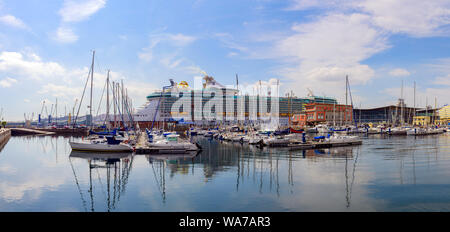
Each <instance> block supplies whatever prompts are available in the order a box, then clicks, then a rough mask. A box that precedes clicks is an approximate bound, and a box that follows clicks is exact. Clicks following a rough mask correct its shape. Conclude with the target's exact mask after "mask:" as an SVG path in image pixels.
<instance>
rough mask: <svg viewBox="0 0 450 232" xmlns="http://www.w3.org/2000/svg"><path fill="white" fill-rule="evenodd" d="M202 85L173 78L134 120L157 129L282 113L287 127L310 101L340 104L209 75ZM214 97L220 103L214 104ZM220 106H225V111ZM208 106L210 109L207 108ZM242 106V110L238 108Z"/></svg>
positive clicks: (229, 122)
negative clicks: (244, 87)
mask: <svg viewBox="0 0 450 232" xmlns="http://www.w3.org/2000/svg"><path fill="white" fill-rule="evenodd" d="M201 87H202V88H198V89H194V88H191V87H190V86H189V84H188V83H187V82H186V81H181V82H179V83H176V82H175V81H173V80H170V85H169V86H165V87H163V88H162V89H161V90H158V91H155V92H153V93H151V94H149V95H148V96H147V102H146V103H145V104H144V105H143V106H141V107H140V108H139V109H137V113H136V114H135V115H134V119H135V121H136V122H137V123H139V127H140V128H151V126H152V125H153V126H154V127H155V128H162V127H164V128H166V126H167V125H168V124H169V123H182V124H188V125H196V126H215V125H234V124H236V123H240V124H244V125H248V124H258V123H261V122H263V121H267V120H271V119H272V117H274V116H278V117H277V120H278V124H279V125H280V126H286V125H288V123H289V116H291V115H293V114H295V113H299V112H301V111H303V110H304V108H305V105H306V104H308V103H312V102H325V103H331V104H333V103H337V102H336V100H335V99H333V98H326V97H317V96H309V97H307V98H298V97H272V96H270V95H271V93H270V91H268V92H267V93H261V92H259V93H258V94H248V93H246V94H244V93H242V92H243V91H241V90H239V88H238V87H237V86H236V88H229V87H225V86H224V85H222V84H220V83H218V82H217V81H216V80H215V79H214V78H213V77H211V76H207V75H206V76H204V77H203V83H202V86H201ZM217 94H221V95H222V96H221V97H222V100H220V99H219V101H221V102H218V100H217V99H218V97H217V96H219V95H217ZM216 95H217V96H216ZM213 98H214V99H215V100H214V103H216V104H215V105H214V104H212V105H213V106H211V102H213V101H212V99H213ZM274 100H275V101H276V100H278V102H277V105H278V107H277V108H274V109H271V108H272V102H274ZM217 103H220V104H217ZM174 104H177V105H174ZM265 106H267V110H266V109H265ZM208 107H210V108H208ZM219 107H222V110H220V109H219ZM274 107H276V105H274ZM205 108H208V109H210V110H203V109H205ZM238 108H239V109H242V110H239V111H238V110H237V109H238ZM174 109H175V110H174ZM238 112H241V113H238ZM274 114H277V115H274Z"/></svg>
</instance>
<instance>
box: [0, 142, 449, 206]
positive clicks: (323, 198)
mask: <svg viewBox="0 0 450 232" xmlns="http://www.w3.org/2000/svg"><path fill="white" fill-rule="evenodd" d="M68 141H69V138H64V137H12V138H11V139H10V140H9V142H8V143H7V144H6V145H5V146H4V147H3V148H2V146H0V149H1V151H0V211H88V212H90V211H450V136H448V135H437V136H427V137H417V138H414V137H410V136H408V137H406V136H404V137H387V136H379V135H374V136H370V137H364V141H363V142H364V144H363V145H362V146H355V147H345V148H335V149H322V150H308V151H289V150H287V149H283V148H280V149H263V150H259V149H256V148H255V147H251V146H246V145H244V146H242V145H239V144H233V143H225V142H224V143H220V142H218V141H214V140H213V141H209V140H207V139H200V138H199V143H201V145H202V146H203V147H204V151H203V152H202V153H200V154H198V155H197V156H195V155H192V156H169V157H164V156H149V155H132V154H112V155H106V156H107V158H105V157H104V156H105V155H104V154H103V155H99V154H87V153H75V152H71V149H70V146H69V144H68ZM102 156H103V158H102Z"/></svg>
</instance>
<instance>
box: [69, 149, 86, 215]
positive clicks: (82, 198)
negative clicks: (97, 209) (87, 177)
mask: <svg viewBox="0 0 450 232" xmlns="http://www.w3.org/2000/svg"><path fill="white" fill-rule="evenodd" d="M69 163H70V166H71V167H72V172H73V175H74V177H75V184H76V185H77V188H78V192H80V196H81V202H82V203H83V207H84V211H86V212H87V206H86V201H85V200H84V197H83V192H82V191H81V188H80V183H78V178H77V175H76V174H75V169H74V168H73V164H72V159H71V158H70V157H69Z"/></svg>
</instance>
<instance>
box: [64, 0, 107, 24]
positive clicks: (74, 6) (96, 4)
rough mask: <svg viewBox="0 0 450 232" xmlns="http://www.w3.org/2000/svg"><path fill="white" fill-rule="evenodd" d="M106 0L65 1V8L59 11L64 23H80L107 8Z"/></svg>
mask: <svg viewBox="0 0 450 232" xmlns="http://www.w3.org/2000/svg"><path fill="white" fill-rule="evenodd" d="M105 4H106V0H83V1H73V0H65V1H64V6H63V8H61V9H60V10H59V12H58V13H59V14H60V15H61V17H62V21H63V22H80V21H84V20H86V19H89V17H90V16H91V15H93V14H95V13H96V12H97V11H99V10H100V9H102V8H103V7H105Z"/></svg>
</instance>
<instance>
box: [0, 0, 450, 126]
mask: <svg viewBox="0 0 450 232" xmlns="http://www.w3.org/2000/svg"><path fill="white" fill-rule="evenodd" d="M449 37H450V2H449V1H447V0H435V1H432V2H427V1H425V2H424V1H420V0H398V1H392V0H376V1H368V0H361V1H353V0H346V1H341V0H322V1H317V0H286V1H277V0H249V1H237V0H236V1H234V0H229V1H219V0H216V1H213V0H210V1H208V0H183V1H150V0H147V1H140V0H134V1H131V2H130V1H118V0H79V1H72V0H62V1H39V0H27V1H25V0H23V1H18V0H0V99H1V101H0V107H2V108H3V109H4V113H3V117H4V118H5V119H8V120H22V119H23V114H24V113H27V114H31V113H32V112H35V114H38V113H40V111H41V106H42V101H43V100H45V101H46V105H47V107H48V110H50V107H51V104H52V103H54V102H55V101H56V98H58V112H59V114H62V113H64V108H66V110H67V111H69V109H70V108H72V107H73V104H74V101H75V98H80V96H81V93H82V90H83V86H84V81H85V79H86V75H87V73H88V67H89V65H90V60H91V51H92V50H95V51H96V66H95V70H96V72H95V75H96V76H95V79H96V81H95V84H94V87H95V88H96V92H97V95H96V96H95V98H94V102H96V104H98V102H99V99H100V93H101V90H102V88H103V84H104V80H105V77H106V70H107V69H111V71H112V77H113V79H115V80H122V79H123V80H124V83H125V85H126V87H127V88H128V91H129V95H130V96H131V97H132V98H133V100H134V105H135V106H139V105H141V104H143V103H144V102H145V96H146V94H148V93H150V92H151V91H153V90H154V89H156V88H159V87H161V86H162V85H163V84H167V83H168V79H169V78H173V79H174V80H175V81H177V82H179V81H182V80H186V81H188V83H190V84H192V83H193V78H194V77H195V76H201V75H202V71H203V72H206V73H208V74H209V75H212V76H214V77H215V78H216V79H217V80H218V81H219V82H221V83H222V84H225V85H233V84H234V82H235V78H234V76H235V74H236V73H238V74H239V77H240V83H249V84H250V83H255V82H257V81H258V80H264V81H268V80H269V79H272V78H277V79H279V80H280V82H281V86H282V90H284V91H290V90H293V91H294V92H295V93H296V95H297V96H306V94H307V88H310V89H312V90H313V91H314V93H315V94H316V95H327V96H334V97H336V98H337V99H338V100H340V101H343V100H344V94H345V75H349V79H350V84H351V88H352V95H353V97H354V99H353V101H354V104H355V105H356V106H359V105H362V107H376V106H381V105H385V104H392V103H394V102H395V101H396V99H397V98H398V97H399V96H400V92H401V91H400V88H401V83H402V81H403V82H404V97H405V98H406V103H407V104H408V105H413V83H414V81H415V82H416V83H417V95H416V104H417V105H419V106H422V107H423V106H425V103H426V102H428V103H429V104H431V105H434V101H435V99H437V104H438V105H443V104H448V103H449V99H450V38H449ZM96 108H97V107H95V109H96ZM83 111H87V109H86V108H85V106H83V108H82V111H81V112H82V113H84V112H83Z"/></svg>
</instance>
